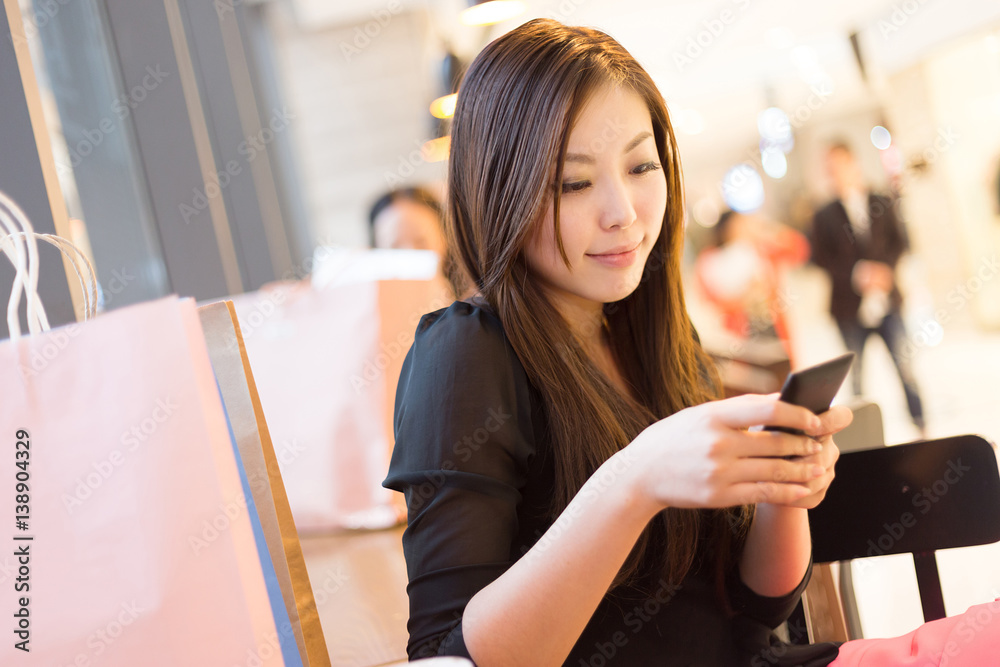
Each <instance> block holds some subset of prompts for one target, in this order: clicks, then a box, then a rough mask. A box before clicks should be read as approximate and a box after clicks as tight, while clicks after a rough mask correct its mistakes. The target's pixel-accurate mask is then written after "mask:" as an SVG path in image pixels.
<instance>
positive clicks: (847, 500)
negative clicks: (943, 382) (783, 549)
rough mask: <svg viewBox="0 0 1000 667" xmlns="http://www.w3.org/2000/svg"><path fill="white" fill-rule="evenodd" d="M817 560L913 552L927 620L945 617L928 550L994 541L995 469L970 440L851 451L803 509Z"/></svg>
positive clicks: (998, 484)
mask: <svg viewBox="0 0 1000 667" xmlns="http://www.w3.org/2000/svg"><path fill="white" fill-rule="evenodd" d="M809 526H810V529H811V531H812V538H813V560H814V562H816V563H825V562H831V561H843V560H851V559H854V558H864V557H870V556H885V555H890V554H901V553H911V554H913V556H914V563H915V566H916V571H917V582H918V584H919V586H920V597H921V603H922V605H923V607H924V617H925V619H926V620H933V619H934V618H940V617H942V616H943V615H944V603H943V599H942V595H941V586H940V579H939V578H938V573H937V564H936V561H935V559H934V551H936V550H938V549H949V548H954V547H967V546H975V545H981V544H992V543H994V542H998V541H1000V470H998V468H997V456H996V452H995V451H994V449H993V447H992V445H990V443H988V442H987V441H986V440H984V439H983V438H981V437H979V436H976V435H961V436H954V437H949V438H941V439H938V440H925V441H919V442H913V443H910V444H906V445H895V446H892V447H882V448H879V449H870V450H864V451H857V452H847V453H845V454H843V455H842V456H841V457H840V460H839V461H838V462H837V477H836V478H835V479H834V481H833V483H832V484H831V485H830V489H829V491H828V492H827V495H826V498H825V499H824V501H823V502H822V503H820V505H819V506H818V507H816V508H815V509H813V510H810V511H809Z"/></svg>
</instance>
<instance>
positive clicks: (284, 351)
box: [232, 280, 452, 534]
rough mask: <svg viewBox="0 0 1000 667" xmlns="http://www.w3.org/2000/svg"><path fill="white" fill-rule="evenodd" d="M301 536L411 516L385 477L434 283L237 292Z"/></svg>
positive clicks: (435, 294)
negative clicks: (396, 411) (397, 412)
mask: <svg viewBox="0 0 1000 667" xmlns="http://www.w3.org/2000/svg"><path fill="white" fill-rule="evenodd" d="M232 300H233V305H234V307H235V309H236V313H237V314H238V316H239V323H240V327H241V331H242V336H243V339H244V341H245V345H246V353H247V357H248V359H249V362H250V364H251V365H252V366H253V370H254V376H255V377H256V380H257V386H258V390H259V392H260V400H261V403H262V404H263V405H264V407H265V410H266V413H267V423H268V426H269V429H270V433H271V438H272V440H273V442H274V449H275V452H276V456H277V459H278V462H279V464H280V467H281V476H282V478H283V479H284V484H285V488H286V490H287V492H288V502H289V505H290V506H291V510H292V514H293V515H294V517H295V524H296V526H297V528H298V530H299V532H300V533H303V534H304V533H315V532H322V531H329V530H334V529H359V528H383V527H386V526H389V525H393V524H395V523H398V522H399V521H400V520H401V519H402V518H403V517H404V516H405V513H402V512H401V508H400V507H399V506H398V505H397V503H396V500H395V498H393V496H394V495H395V494H392V493H391V492H388V491H387V490H386V489H384V488H383V487H382V485H381V481H382V479H384V477H385V470H386V467H387V466H388V460H389V456H390V454H391V451H392V445H393V429H392V410H393V404H394V401H395V391H396V383H397V381H398V379H399V372H400V370H401V368H402V363H403V359H404V358H405V356H406V353H407V351H408V350H409V348H410V345H411V344H412V342H413V334H414V331H415V330H416V325H417V322H418V321H419V319H420V317H421V316H422V315H424V314H425V313H427V312H430V311H432V310H436V309H437V308H442V307H445V306H447V305H449V304H450V303H451V301H452V299H451V297H450V296H449V295H448V294H447V293H446V292H445V291H444V290H443V286H442V284H441V283H440V282H438V281H435V280H366V281H359V282H353V283H351V284H328V285H325V286H323V287H316V286H314V285H312V284H311V283H310V282H309V281H298V282H285V283H275V284H272V285H267V286H265V287H264V288H262V289H261V290H259V291H257V292H252V293H247V294H243V295H239V296H235V297H232Z"/></svg>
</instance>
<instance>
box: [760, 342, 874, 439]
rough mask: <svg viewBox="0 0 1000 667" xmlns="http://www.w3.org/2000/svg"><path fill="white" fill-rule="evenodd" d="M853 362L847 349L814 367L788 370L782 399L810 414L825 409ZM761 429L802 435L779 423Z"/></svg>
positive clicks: (851, 353)
mask: <svg viewBox="0 0 1000 667" xmlns="http://www.w3.org/2000/svg"><path fill="white" fill-rule="evenodd" d="M853 362H854V353H853V352H848V353H847V354H842V355H840V356H839V357H836V358H834V359H830V360H829V361H824V362H823V363H821V364H817V365H816V366H810V367H809V368H804V369H802V370H800V371H796V372H794V373H791V374H790V375H789V376H788V377H787V378H785V384H784V386H782V388H781V400H782V401H784V402H785V403H791V404H792V405H800V406H802V407H804V408H807V409H808V410H810V411H811V412H812V413H813V414H817V415H818V414H822V413H824V412H826V411H827V410H828V409H829V408H830V403H831V402H833V398H834V397H835V396H836V395H837V391H839V390H840V385H842V384H843V383H844V379H845V378H846V377H847V373H848V372H849V371H850V370H851V364H852V363H853ZM764 430H765V431H781V432H782V433H792V434H794V435H803V432H802V431H800V430H798V429H790V428H785V427H782V426H765V427H764Z"/></svg>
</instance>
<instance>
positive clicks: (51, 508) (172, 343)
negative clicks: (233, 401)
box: [0, 297, 285, 667]
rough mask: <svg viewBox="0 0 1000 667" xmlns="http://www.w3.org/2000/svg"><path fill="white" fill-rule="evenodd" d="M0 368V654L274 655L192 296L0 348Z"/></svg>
mask: <svg viewBox="0 0 1000 667" xmlns="http://www.w3.org/2000/svg"><path fill="white" fill-rule="evenodd" d="M0 373H2V377H3V378H4V382H3V385H2V389H0V437H2V438H4V439H5V440H6V441H7V444H6V446H5V447H3V451H6V452H7V458H8V461H7V463H6V466H4V464H3V463H0V468H2V467H7V473H6V474H0V498H6V499H8V501H7V502H8V505H9V506H8V508H7V512H8V515H7V516H8V517H9V518H8V523H7V525H8V526H9V528H8V532H7V537H6V538H3V537H0V540H4V541H6V542H7V544H8V547H7V548H6V549H4V554H5V556H4V557H3V558H0V590H6V591H8V593H7V594H6V595H0V614H2V615H3V617H4V618H7V619H10V620H9V623H10V624H11V629H12V630H14V631H15V632H11V631H10V630H9V631H8V641H6V642H4V643H3V646H2V647H0V664H4V665H35V664H37V665H45V666H46V667H48V666H50V665H59V666H62V665H85V664H86V665H163V666H168V665H169V666H171V667H173V666H175V665H185V664H189V665H237V664H238V665H267V666H268V667H271V666H278V665H283V664H285V663H284V660H283V659H282V655H281V652H280V651H279V650H276V646H275V638H276V637H277V630H276V624H275V620H274V616H273V613H272V610H271V607H270V604H269V599H268V593H267V590H266V585H265V581H264V576H263V572H262V567H261V560H260V555H259V553H258V550H257V547H256V545H255V541H254V535H253V531H252V525H251V521H250V519H249V517H248V514H247V512H246V510H245V509H244V508H243V507H242V505H241V504H240V499H241V498H243V491H242V488H241V482H240V477H239V472H238V467H237V462H236V458H235V457H234V455H233V450H232V442H231V439H230V436H229V430H228V427H227V424H226V416H225V412H224V411H223V407H222V403H221V400H220V398H219V394H218V390H217V387H216V384H215V379H214V376H213V373H212V368H211V364H210V362H209V357H208V352H207V349H206V347H205V342H204V338H203V336H202V335H201V333H200V325H199V322H198V316H197V312H196V310H195V305H194V303H193V301H191V300H190V299H185V300H179V299H177V298H176V297H171V298H165V299H160V300H157V301H152V302H148V303H143V304H139V305H136V306H131V307H128V308H124V309H121V310H116V311H113V312H111V313H108V314H105V315H101V316H100V317H98V318H96V319H94V320H92V321H89V322H85V323H82V324H72V325H68V326H65V327H60V328H57V329H53V330H51V331H48V332H43V333H38V334H34V335H30V336H27V337H25V338H21V339H19V340H10V341H4V342H2V343H0ZM19 452H23V455H21V454H19ZM21 464H23V465H21ZM17 484H24V485H25V486H23V487H18V486H17ZM19 496H20V497H19ZM0 512H2V509H0ZM15 553H17V555H14V554H15ZM22 648H23V649H26V650H22Z"/></svg>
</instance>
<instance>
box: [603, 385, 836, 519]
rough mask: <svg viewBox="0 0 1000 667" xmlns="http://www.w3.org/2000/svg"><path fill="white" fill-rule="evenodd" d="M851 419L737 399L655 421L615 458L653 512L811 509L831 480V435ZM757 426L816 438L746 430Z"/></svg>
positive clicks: (773, 398) (762, 399) (774, 399)
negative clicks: (760, 505)
mask: <svg viewBox="0 0 1000 667" xmlns="http://www.w3.org/2000/svg"><path fill="white" fill-rule="evenodd" d="M845 413H846V414H845ZM850 414H851V412H850V410H849V409H847V408H841V407H838V408H833V409H831V410H829V411H827V412H826V413H824V415H823V418H822V419H821V418H819V417H817V416H816V415H814V414H812V413H811V412H810V411H809V410H807V409H806V408H803V407H799V406H795V405H791V404H789V403H783V402H781V401H779V400H778V395H777V394H771V395H745V396H737V397H735V398H729V399H724V400H718V401H711V402H708V403H704V404H702V405H697V406H694V407H691V408H687V409H685V410H681V411H680V412H678V413H676V414H674V415H671V416H670V417H667V418H665V419H661V420H660V421H658V422H656V423H654V424H652V425H650V426H649V427H648V428H646V429H645V430H644V431H643V432H642V433H640V434H639V436H638V437H637V438H636V439H635V440H634V441H633V442H632V443H631V444H629V445H628V447H626V448H625V449H623V450H622V451H621V452H620V453H619V455H618V456H620V457H621V458H623V459H624V460H625V461H626V462H627V464H628V473H627V475H628V478H629V481H630V482H631V484H632V487H633V490H634V491H635V492H636V494H637V496H638V498H639V499H641V500H642V501H643V502H645V503H647V504H648V505H649V506H650V508H651V509H652V510H653V512H654V513H655V512H656V511H658V510H660V509H663V508H664V507H731V506H733V505H741V504H755V503H771V504H775V505H789V506H793V507H812V506H815V505H816V504H818V503H819V502H820V500H822V498H823V496H824V495H825V494H826V489H827V488H828V487H829V485H830V482H831V481H832V480H833V465H834V463H835V462H836V460H837V456H838V452H837V448H836V445H834V444H833V440H832V434H833V433H835V432H836V431H838V430H840V429H842V428H844V427H845V426H846V425H847V424H849V423H850V418H849V417H848V415H850ZM762 424H766V425H770V426H783V427H787V428H793V429H800V430H802V431H804V432H805V433H807V434H812V435H814V436H815V437H816V438H818V439H813V438H812V437H809V436H808V435H804V436H800V435H791V434H788V433H781V432H777V431H757V432H749V431H747V430H746V429H747V428H749V427H751V426H757V425H762ZM786 456H788V457H794V458H792V459H785V458H783V457H786Z"/></svg>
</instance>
